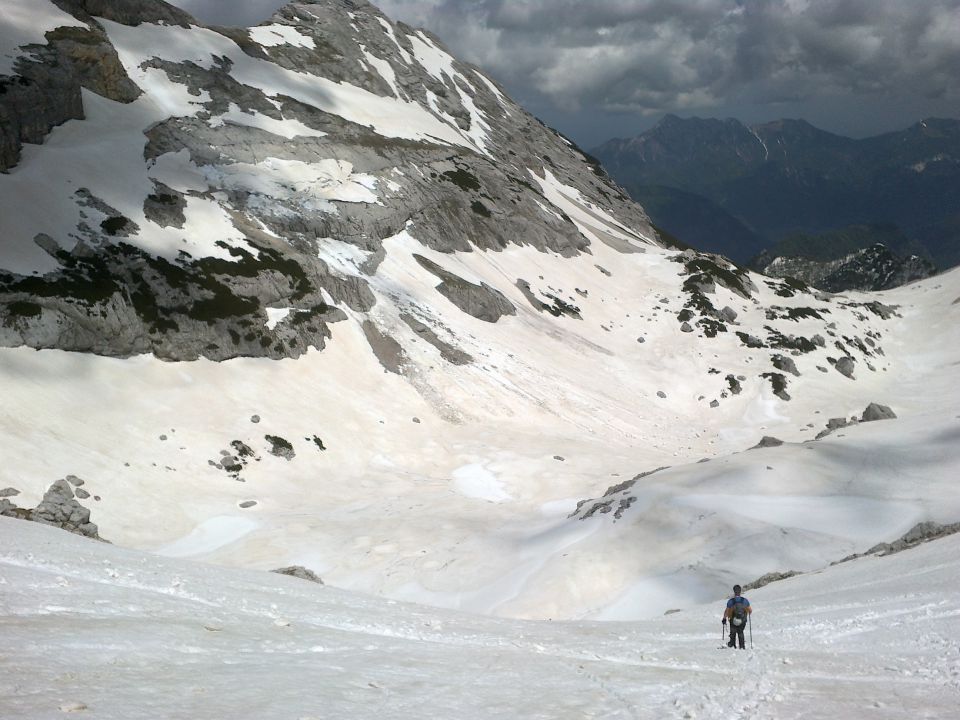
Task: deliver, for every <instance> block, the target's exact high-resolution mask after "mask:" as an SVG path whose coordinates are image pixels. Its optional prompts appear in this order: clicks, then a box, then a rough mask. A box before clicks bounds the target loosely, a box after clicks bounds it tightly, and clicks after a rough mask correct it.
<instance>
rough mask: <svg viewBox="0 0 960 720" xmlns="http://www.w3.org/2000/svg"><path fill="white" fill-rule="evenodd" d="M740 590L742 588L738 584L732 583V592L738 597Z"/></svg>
mask: <svg viewBox="0 0 960 720" xmlns="http://www.w3.org/2000/svg"><path fill="white" fill-rule="evenodd" d="M741 590H742V588H741V587H740V586H739V585H734V586H733V594H734V595H737V596H738V597H739V595H740V592H741Z"/></svg>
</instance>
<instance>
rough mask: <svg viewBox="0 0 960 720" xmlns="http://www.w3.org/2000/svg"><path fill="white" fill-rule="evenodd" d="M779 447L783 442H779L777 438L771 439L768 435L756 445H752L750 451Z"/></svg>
mask: <svg viewBox="0 0 960 720" xmlns="http://www.w3.org/2000/svg"><path fill="white" fill-rule="evenodd" d="M780 445H783V440H780V439H779V438H775V437H771V436H770V435H764V436H763V437H762V438H761V439H760V442H758V443H757V444H756V445H754V446H753V447H752V448H750V449H751V450H756V449H757V448H769V447H779V446H780Z"/></svg>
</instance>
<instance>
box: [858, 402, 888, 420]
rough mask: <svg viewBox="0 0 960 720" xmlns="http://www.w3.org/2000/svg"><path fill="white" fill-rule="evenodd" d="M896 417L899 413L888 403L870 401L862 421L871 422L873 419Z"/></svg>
mask: <svg viewBox="0 0 960 720" xmlns="http://www.w3.org/2000/svg"><path fill="white" fill-rule="evenodd" d="M896 417H897V414H896V413H895V412H893V410H891V409H890V408H889V407H887V406H886V405H879V404H877V403H870V404H869V405H867V408H866V410H864V411H863V416H862V417H861V418H860V421H861V422H871V421H873V420H892V419H894V418H896Z"/></svg>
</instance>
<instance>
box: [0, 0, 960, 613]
mask: <svg viewBox="0 0 960 720" xmlns="http://www.w3.org/2000/svg"><path fill="white" fill-rule="evenodd" d="M5 7H8V8H10V9H11V12H10V13H5V14H4V16H3V19H2V20H0V23H2V24H0V27H2V28H3V30H2V33H0V40H2V43H3V45H2V49H0V58H7V59H8V60H5V62H6V63H7V64H6V66H4V67H3V68H0V69H2V71H3V72H5V73H7V77H6V79H4V80H3V87H4V88H5V89H6V92H5V93H4V94H3V95H0V111H2V112H3V113H4V117H5V118H14V121H12V122H7V123H6V124H4V125H3V126H2V127H3V133H4V136H3V146H4V147H5V148H8V150H6V151H5V152H6V154H5V155H4V157H5V158H6V160H5V163H6V169H7V171H6V173H5V174H2V175H0V227H2V236H0V268H2V270H0V345H2V346H4V347H3V349H2V350H0V392H2V395H3V398H4V411H5V412H4V413H3V414H2V415H0V432H2V438H3V440H2V449H3V456H4V459H5V462H4V463H3V465H2V467H0V489H2V488H4V487H7V486H9V487H10V488H12V490H16V491H18V493H17V494H13V493H12V492H11V493H9V496H8V499H7V503H8V504H16V505H17V506H18V507H19V508H20V509H21V511H20V514H25V512H26V510H25V509H27V508H31V507H35V506H38V504H39V503H40V502H41V500H42V498H43V496H44V493H45V491H46V489H47V487H48V486H49V485H50V484H51V483H53V482H54V481H55V480H57V479H59V478H64V477H65V476H67V475H73V476H74V480H77V479H79V480H82V481H83V483H84V484H83V485H82V486H80V487H79V489H81V490H82V491H83V495H82V496H81V500H82V504H84V505H86V506H87V507H88V508H89V509H91V511H92V516H91V519H92V520H93V521H94V522H95V523H96V524H97V525H98V526H99V532H100V534H101V535H102V536H103V537H104V538H106V539H108V540H110V541H112V542H114V543H116V544H118V545H121V546H126V547H131V548H136V549H140V550H149V551H152V552H154V553H158V554H160V555H165V556H170V557H181V558H193V559H200V560H205V561H209V562H213V563H217V564H222V565H235V566H242V567H245V568H253V569H269V568H274V567H278V566H280V565H292V564H299V565H305V566H307V567H309V568H310V569H312V570H314V571H316V572H317V573H318V574H320V575H321V576H322V577H323V579H324V581H325V582H326V583H327V584H329V585H333V586H337V587H339V588H342V589H348V590H359V591H363V592H368V593H375V594H380V595H384V596H387V597H389V598H393V599H405V600H413V601H417V602H420V603H427V604H432V605H437V606H446V607H453V608H460V609H465V610H470V611H474V612H482V613H488V614H494V615H499V616H506V617H514V618H540V619H544V618H552V619H569V618H602V619H634V618H644V617H653V616H658V615H660V614H662V613H663V612H664V611H665V610H668V609H674V608H683V607H690V606H693V605H694V604H696V603H700V602H706V601H710V600H714V599H716V598H718V597H722V596H723V594H724V593H725V592H727V589H728V587H729V585H731V584H732V582H734V581H741V582H744V583H745V582H747V581H749V580H752V579H754V578H756V577H759V576H761V575H763V574H766V573H769V572H778V571H786V570H799V571H805V570H815V569H819V568H822V567H824V566H825V565H827V564H829V563H830V562H832V561H834V560H839V559H840V558H842V557H844V556H846V555H849V554H852V553H859V552H863V551H865V550H867V549H869V548H870V547H872V546H873V545H875V544H877V543H879V542H884V541H892V540H894V539H896V538H898V537H900V536H901V535H903V534H904V533H905V532H907V531H908V530H910V529H911V528H912V527H913V526H914V525H916V524H917V523H918V522H921V521H935V522H939V523H952V522H955V521H956V520H958V519H960V497H958V496H957V493H956V492H955V484H954V478H955V477H956V476H957V470H958V468H960V444H958V443H957V442H956V432H957V431H956V422H957V417H956V412H957V411H956V408H957V402H956V399H957V390H956V387H957V386H958V385H957V380H958V373H960V369H958V368H960V365H958V364H957V363H958V360H960V357H958V355H960V336H958V329H957V328H958V327H960V325H958V322H957V320H958V318H957V314H958V312H960V304H958V303H957V302H956V301H957V299H958V298H960V273H958V272H956V271H954V272H951V273H948V274H945V275H943V276H940V277H937V278H932V279H929V280H926V281H923V282H922V283H917V284H914V285H909V286H906V287H903V288H898V289H896V290H893V291H890V292H886V293H879V294H866V293H847V294H840V295H831V294H825V293H822V292H819V291H814V290H812V289H810V288H808V287H806V286H805V285H803V284H802V283H798V282H796V281H784V280H776V279H770V278H764V277H761V276H758V275H755V274H751V273H748V272H744V271H741V270H739V269H737V268H735V267H734V266H732V265H730V264H729V263H728V262H727V261H726V260H724V259H723V258H721V257H717V256H711V255H704V254H698V253H696V252H693V251H680V250H677V249H675V248H671V247H668V246H665V245H667V243H665V242H663V241H662V240H660V239H659V238H658V237H657V235H656V233H655V232H654V231H653V230H652V229H651V227H650V225H649V223H648V221H647V218H646V215H645V214H644V212H643V211H642V209H641V208H639V207H638V206H636V205H634V204H632V203H631V202H630V201H629V200H628V199H627V198H626V197H625V196H624V194H623V193H622V192H621V191H620V189H619V188H618V187H616V186H615V185H614V184H612V183H611V182H610V181H609V179H607V178H606V177H605V176H604V175H603V174H602V172H600V171H598V170H597V169H596V168H595V167H594V166H593V165H591V164H590V162H589V160H588V159H587V158H586V157H585V156H583V155H582V154H581V153H580V152H579V151H578V150H577V149H576V148H575V147H573V146H572V145H571V144H570V143H569V142H568V141H566V140H565V139H564V138H563V137H561V136H559V135H557V134H556V133H554V132H553V131H551V130H549V129H548V128H545V127H544V126H543V125H541V124H540V123H538V122H537V121H536V120H535V119H534V118H532V117H531V116H529V115H528V114H526V113H525V112H524V111H523V110H522V108H520V107H519V106H517V105H516V104H515V103H513V102H512V101H511V100H510V99H509V98H507V97H506V96H505V95H504V94H503V92H502V91H501V90H500V89H499V88H498V87H497V85H496V84H495V83H494V82H493V81H492V80H490V79H489V78H487V77H486V76H484V75H483V74H482V73H481V72H480V71H479V70H477V69H475V68H471V67H469V66H467V65H465V64H463V63H461V62H459V61H457V60H456V59H455V58H453V57H452V56H451V55H449V53H447V51H446V50H444V49H443V47H442V45H441V44H440V43H439V41H438V40H437V39H435V38H432V37H431V36H429V35H428V34H426V33H424V32H422V31H417V30H413V29H411V28H409V27H406V26H404V25H402V24H394V23H392V22H391V21H390V20H389V19H388V18H386V17H385V16H383V15H382V14H381V13H380V12H379V11H378V10H376V8H374V7H373V6H371V5H369V4H367V3H365V2H360V1H357V2H349V1H348V0H343V1H335V0H323V1H318V2H304V3H293V4H291V5H288V6H287V7H285V8H284V9H283V10H281V11H280V12H279V13H278V14H277V15H276V16H275V17H274V18H273V19H272V21H271V22H270V23H269V24H266V25H263V26H260V27H256V28H250V29H224V28H208V27H203V26H200V25H198V24H196V23H195V22H193V21H192V20H191V19H190V18H189V17H188V16H186V15H184V14H183V13H182V12H180V11H178V10H175V9H174V8H171V7H170V6H167V5H165V4H163V3H160V2H151V1H148V0H125V1H121V0H96V2H94V1H93V0H87V1H85V2H81V0H58V2H56V3H52V2H47V1H46V0H44V1H38V0H29V1H28V0H5ZM40 109H42V110H43V112H42V113H41V112H40ZM28 120H30V121H31V122H27V121H28ZM41 121H42V122H41ZM57 123H62V124H57ZM48 131H49V132H48ZM37 350H40V352H37ZM871 403H879V404H880V405H883V406H887V407H889V408H890V409H892V414H893V415H895V416H896V417H893V418H889V415H890V414H891V413H884V412H880V413H879V417H887V418H888V419H883V420H880V421H877V420H873V421H869V422H859V421H860V420H871V418H874V417H878V415H877V414H876V413H875V412H868V413H866V415H865V414H864V413H865V410H866V409H867V407H868V406H869V405H870V404H871ZM851 418H855V419H856V420H857V421H858V422H851ZM827 429H832V430H834V432H832V433H830V434H828V435H824V436H822V437H821V438H820V439H816V440H814V438H815V437H816V436H817V435H821V433H822V432H823V431H825V430H827ZM765 436H766V437H768V439H767V440H765V441H763V442H761V441H762V440H763V438H764V437H765ZM769 438H775V439H769ZM779 441H783V443H784V444H782V445H778V442H779ZM806 441H810V442H806ZM758 443H759V444H761V445H762V447H759V448H755V449H751V448H754V446H756V445H758ZM701 461H708V462H701ZM651 471H657V472H653V473H651ZM66 486H67V487H66V490H67V491H69V492H70V493H73V492H74V491H73V490H70V487H71V485H70V483H66ZM72 487H77V486H76V484H73V485H72ZM62 492H63V485H61V493H62ZM78 494H79V493H78ZM11 512H13V511H11ZM13 514H16V513H13ZM41 514H42V513H41ZM81 519H85V518H81ZM80 524H85V523H80ZM6 525H9V523H6V524H5V526H6ZM7 532H15V531H13V530H7Z"/></svg>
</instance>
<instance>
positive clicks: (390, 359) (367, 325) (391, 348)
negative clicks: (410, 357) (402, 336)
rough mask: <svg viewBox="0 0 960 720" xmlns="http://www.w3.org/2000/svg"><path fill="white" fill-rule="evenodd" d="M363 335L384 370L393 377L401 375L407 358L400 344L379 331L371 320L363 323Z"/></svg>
mask: <svg viewBox="0 0 960 720" xmlns="http://www.w3.org/2000/svg"><path fill="white" fill-rule="evenodd" d="M363 334H364V335H365V336H366V338H367V342H368V343H370V349H371V350H373V354H374V355H376V357H377V360H379V361H380V364H381V365H383V368H384V370H386V371H387V372H392V373H393V374H394V375H400V374H402V373H403V366H404V365H405V364H406V363H407V356H406V353H404V351H403V347H402V346H401V345H400V343H398V342H397V341H396V340H394V339H393V338H392V337H390V336H389V335H387V334H386V333H385V332H383V331H382V330H380V328H378V327H377V326H376V324H375V323H374V322H373V321H372V320H364V321H363Z"/></svg>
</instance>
